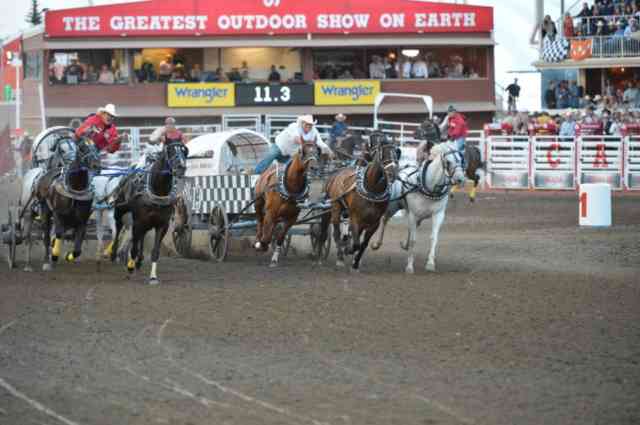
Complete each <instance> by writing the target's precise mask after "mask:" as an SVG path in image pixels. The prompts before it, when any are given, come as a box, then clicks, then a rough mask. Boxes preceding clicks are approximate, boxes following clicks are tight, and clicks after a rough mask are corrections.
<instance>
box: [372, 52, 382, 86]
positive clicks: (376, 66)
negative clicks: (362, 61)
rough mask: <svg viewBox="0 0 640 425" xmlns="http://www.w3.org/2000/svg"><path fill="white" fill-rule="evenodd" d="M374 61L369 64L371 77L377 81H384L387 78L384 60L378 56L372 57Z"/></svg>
mask: <svg viewBox="0 0 640 425" xmlns="http://www.w3.org/2000/svg"><path fill="white" fill-rule="evenodd" d="M371 59H372V61H371V63H370V64H369V77H370V78H374V79H376V80H382V79H384V78H385V70H384V63H383V62H382V58H381V57H380V56H378V55H373V56H372V57H371Z"/></svg>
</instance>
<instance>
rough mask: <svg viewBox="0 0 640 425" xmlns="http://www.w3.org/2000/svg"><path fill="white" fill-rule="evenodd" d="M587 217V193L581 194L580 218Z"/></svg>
mask: <svg viewBox="0 0 640 425" xmlns="http://www.w3.org/2000/svg"><path fill="white" fill-rule="evenodd" d="M586 216H587V192H582V193H581V194H580V217H582V218H585V217H586Z"/></svg>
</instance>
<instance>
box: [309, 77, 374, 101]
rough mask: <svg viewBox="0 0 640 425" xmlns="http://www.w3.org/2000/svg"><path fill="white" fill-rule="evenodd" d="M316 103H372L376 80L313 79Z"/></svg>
mask: <svg viewBox="0 0 640 425" xmlns="http://www.w3.org/2000/svg"><path fill="white" fill-rule="evenodd" d="M314 86H315V104H316V105H373V102H374V100H375V98H376V96H377V95H378V93H380V81H378V80H346V81H315V82H314Z"/></svg>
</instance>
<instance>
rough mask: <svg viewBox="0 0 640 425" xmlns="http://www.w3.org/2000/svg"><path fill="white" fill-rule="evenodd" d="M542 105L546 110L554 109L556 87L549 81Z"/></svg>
mask: <svg viewBox="0 0 640 425" xmlns="http://www.w3.org/2000/svg"><path fill="white" fill-rule="evenodd" d="M544 103H545V104H546V106H547V108H548V109H555V108H556V87H555V83H554V82H553V81H551V82H550V83H549V87H548V88H547V91H546V92H545V93H544Z"/></svg>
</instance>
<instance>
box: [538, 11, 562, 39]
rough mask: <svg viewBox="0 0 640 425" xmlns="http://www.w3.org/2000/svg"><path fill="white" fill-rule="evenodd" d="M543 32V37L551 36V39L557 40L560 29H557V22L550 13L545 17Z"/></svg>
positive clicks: (542, 26)
mask: <svg viewBox="0 0 640 425" xmlns="http://www.w3.org/2000/svg"><path fill="white" fill-rule="evenodd" d="M541 33H542V38H543V39H544V38H545V37H549V38H550V39H551V40H555V38H556V34H558V30H557V29H556V24H555V22H553V20H552V19H551V16H550V15H547V16H545V17H544V20H543V21H542V25H541Z"/></svg>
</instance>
